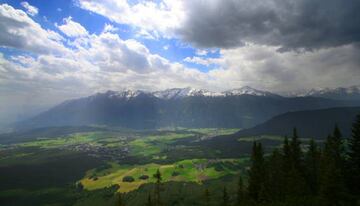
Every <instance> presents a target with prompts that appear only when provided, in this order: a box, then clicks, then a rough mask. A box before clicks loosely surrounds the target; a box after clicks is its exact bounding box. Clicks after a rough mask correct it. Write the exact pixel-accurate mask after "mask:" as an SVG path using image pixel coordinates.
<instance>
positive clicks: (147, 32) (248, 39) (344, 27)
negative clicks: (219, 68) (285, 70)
mask: <svg viewBox="0 0 360 206" xmlns="http://www.w3.org/2000/svg"><path fill="white" fill-rule="evenodd" d="M78 4H79V6H80V7H81V8H83V9H86V10H89V11H92V12H94V13H98V14H100V15H103V16H105V17H108V18H109V19H110V20H112V21H114V22H117V23H120V24H128V25H131V26H133V27H134V28H138V31H139V33H140V35H143V36H145V37H158V36H162V37H167V38H180V39H181V40H183V41H185V42H188V43H191V44H192V45H193V46H195V47H198V48H237V47H241V46H244V45H246V44H247V43H252V44H259V45H267V46H277V47H279V51H282V52H284V51H289V50H296V51H313V50H317V49H322V48H330V47H337V46H343V45H348V44H357V43H359V41H360V14H359V12H358V10H359V9H360V1H358V0H347V1H345V2H344V1H343V0H328V1H326V2H324V1H321V0H269V1H262V0H229V1H222V0H206V1H205V0H199V1H193V0H183V1H176V0H163V1H159V2H157V3H156V2H153V1H137V3H135V4H131V5H130V4H129V3H128V2H127V1H126V0H121V1H115V0H106V1H99V0H93V1H89V0H78Z"/></svg>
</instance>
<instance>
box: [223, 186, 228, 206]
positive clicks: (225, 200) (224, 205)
mask: <svg viewBox="0 0 360 206" xmlns="http://www.w3.org/2000/svg"><path fill="white" fill-rule="evenodd" d="M222 206H229V195H228V192H227V189H226V187H224V189H223V196H222Z"/></svg>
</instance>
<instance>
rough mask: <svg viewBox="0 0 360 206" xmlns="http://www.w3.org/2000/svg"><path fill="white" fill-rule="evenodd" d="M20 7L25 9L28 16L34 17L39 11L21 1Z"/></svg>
mask: <svg viewBox="0 0 360 206" xmlns="http://www.w3.org/2000/svg"><path fill="white" fill-rule="evenodd" d="M20 4H21V6H22V7H24V8H25V9H26V13H28V14H29V15H30V16H35V15H37V14H38V13H39V9H38V8H36V7H35V6H31V5H30V4H29V3H28V2H26V1H23V2H21V3H20Z"/></svg>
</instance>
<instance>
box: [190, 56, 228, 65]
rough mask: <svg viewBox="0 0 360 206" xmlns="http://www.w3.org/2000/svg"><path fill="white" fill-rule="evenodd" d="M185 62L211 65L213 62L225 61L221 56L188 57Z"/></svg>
mask: <svg viewBox="0 0 360 206" xmlns="http://www.w3.org/2000/svg"><path fill="white" fill-rule="evenodd" d="M184 61H185V62H189V63H194V64H200V65H204V66H210V65H211V64H216V65H218V64H221V63H223V59H221V58H208V57H197V56H195V57H186V58H185V59H184Z"/></svg>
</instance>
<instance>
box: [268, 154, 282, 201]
mask: <svg viewBox="0 0 360 206" xmlns="http://www.w3.org/2000/svg"><path fill="white" fill-rule="evenodd" d="M283 158H284V157H283V156H282V154H281V152H280V151H279V150H278V149H275V150H274V151H273V152H272V153H271V155H270V157H269V162H268V163H267V165H268V167H267V168H268V173H269V175H268V178H269V180H268V188H271V189H270V190H269V196H270V199H271V200H273V201H276V200H280V199H282V198H283V197H284V183H285V176H284V170H283Z"/></svg>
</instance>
